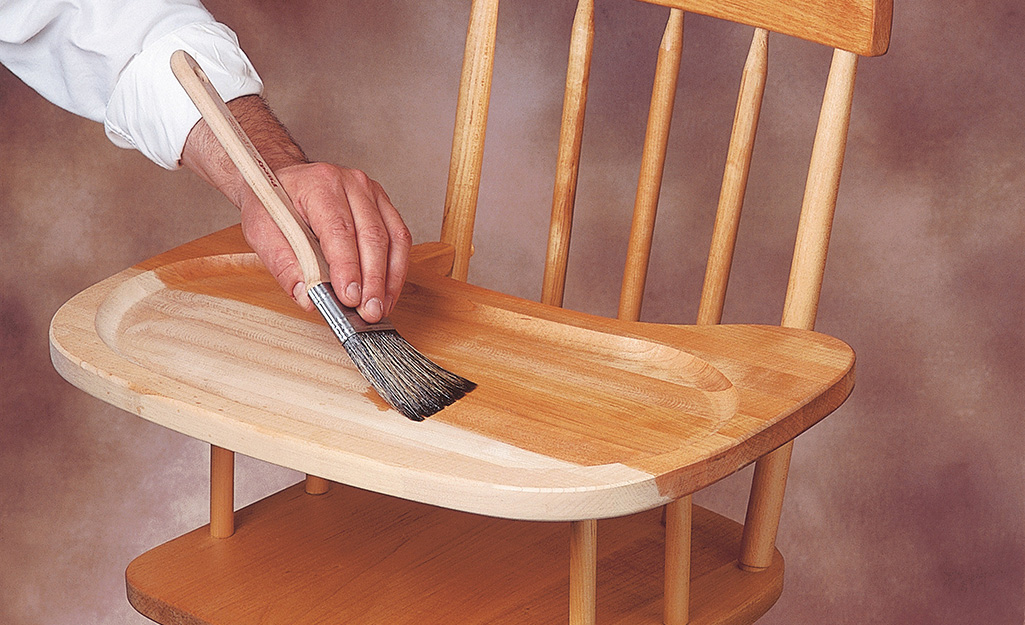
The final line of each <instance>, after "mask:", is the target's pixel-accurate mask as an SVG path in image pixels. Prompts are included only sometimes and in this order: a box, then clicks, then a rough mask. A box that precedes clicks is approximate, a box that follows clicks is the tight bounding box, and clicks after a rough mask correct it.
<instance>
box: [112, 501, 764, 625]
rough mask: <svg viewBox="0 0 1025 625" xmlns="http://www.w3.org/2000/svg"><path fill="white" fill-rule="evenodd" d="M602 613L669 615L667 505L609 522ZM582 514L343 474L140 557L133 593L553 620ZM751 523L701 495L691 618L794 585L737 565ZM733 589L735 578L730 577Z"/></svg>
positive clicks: (191, 624)
mask: <svg viewBox="0 0 1025 625" xmlns="http://www.w3.org/2000/svg"><path fill="white" fill-rule="evenodd" d="M598 529H599V532H600V535H601V538H600V540H599V541H598V579H597V622H598V623H599V624H600V625H657V624H660V623H662V611H663V610H662V591H663V585H662V569H663V549H664V545H663V535H664V529H663V527H662V525H661V523H660V514H659V511H658V510H651V511H649V512H645V513H641V514H638V515H632V516H628V517H623V518H618V519H609V520H605V521H600V522H599V523H598ZM568 533H569V527H568V524H566V523H524V522H520V521H507V520H502V519H494V518H489V517H483V516H477V515H469V514H465V513H459V512H453V511H449V510H444V509H440V508H435V507H431V506H425V505H422V504H417V503H413V502H409V501H403V500H400V499H396V498H390V497H385V496H382V495H377V494H375V493H370V492H367V491H362V490H358V489H354V488H349V487H346V486H342V485H335V486H334V487H333V488H332V489H331V491H330V492H328V493H327V494H325V495H321V496H317V497H312V496H308V495H306V494H304V493H303V490H302V485H301V484H300V485H296V486H295V487H292V488H290V489H286V490H285V491H283V492H280V493H277V494H275V495H273V496H271V497H269V498H267V499H264V500H262V501H259V502H256V503H254V504H252V505H251V506H248V507H246V508H242V509H240V510H239V511H238V530H237V531H236V533H235V535H234V536H233V537H231V538H230V539H227V540H213V539H211V538H210V537H209V533H208V531H207V530H206V528H200V529H198V530H196V531H194V532H191V533H189V534H185V535H184V536H181V537H179V538H176V539H174V540H172V541H170V542H168V543H166V544H164V545H161V546H159V547H156V548H155V549H152V550H150V551H148V552H147V553H145V554H143V555H141V556H139V557H138V558H137V559H136V560H135V561H133V562H132V563H131V565H130V566H129V567H128V571H127V573H126V579H127V582H128V596H129V598H130V600H131V602H132V605H133V606H135V607H136V609H138V610H139V611H140V612H142V613H143V614H144V615H146V616H148V617H149V618H151V619H153V620H156V621H158V622H163V623H175V624H176V625H201V624H202V625H207V624H209V623H217V624H218V625H251V624H252V623H255V622H260V623H288V624H289V625H313V624H320V625H328V624H332V623H349V624H352V625H379V624H380V623H389V624H394V625H407V624H408V625H449V624H454V623H458V624H459V625H552V624H554V623H566V622H567V617H566V615H567V612H568V609H569V579H568V578H569V569H568V567H567V566H566V563H567V561H568V558H569V541H568V540H567V534H568ZM740 533H741V528H740V525H739V524H738V523H736V522H734V521H731V520H728V519H726V518H724V517H721V516H719V515H716V514H714V513H711V512H709V511H708V510H705V509H703V508H700V507H697V506H695V508H694V531H693V537H694V539H693V559H692V561H693V568H692V574H691V584H692V587H691V596H692V607H691V620H690V623H691V625H710V624H713V623H715V624H721V623H729V624H734V625H739V624H742V623H752V622H754V621H755V620H756V619H757V618H758V617H759V616H760V615H762V614H764V613H765V611H766V610H768V609H769V607H770V606H771V605H772V604H773V602H774V601H775V600H776V598H777V597H778V596H779V593H780V591H781V590H782V586H783V559H782V557H781V556H780V555H779V554H778V553H777V554H776V557H775V560H774V563H773V566H772V568H770V569H768V570H767V571H764V572H762V573H758V574H751V573H746V572H743V571H741V570H740V569H738V568H737V565H736V554H737V550H738V545H739V542H740ZM726 589H729V590H726Z"/></svg>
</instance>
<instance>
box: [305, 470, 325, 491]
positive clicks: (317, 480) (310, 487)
mask: <svg viewBox="0 0 1025 625" xmlns="http://www.w3.org/2000/svg"><path fill="white" fill-rule="evenodd" d="M329 488H331V482H329V481H327V480H325V479H324V478H322V477H317V476H316V475H309V474H307V475H306V493H307V494H309V495H323V494H324V493H326V492H327V491H328V489H329Z"/></svg>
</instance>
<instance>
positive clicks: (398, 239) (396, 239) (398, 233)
mask: <svg viewBox="0 0 1025 625" xmlns="http://www.w3.org/2000/svg"><path fill="white" fill-rule="evenodd" d="M391 235H392V236H391V241H392V245H397V246H399V247H402V248H405V249H409V248H411V247H413V234H412V233H411V232H410V231H409V228H407V227H406V226H405V225H402V226H397V227H396V228H394V229H393V230H392V233H391Z"/></svg>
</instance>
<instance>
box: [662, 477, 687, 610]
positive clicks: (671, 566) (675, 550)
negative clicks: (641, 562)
mask: <svg viewBox="0 0 1025 625" xmlns="http://www.w3.org/2000/svg"><path fill="white" fill-rule="evenodd" d="M691 510H692V508H691V497H690V495H687V496H686V497H682V498H680V499H677V500H676V501H674V502H672V503H670V504H667V505H666V572H665V596H664V599H663V610H662V620H663V622H664V623H665V625H684V624H685V623H687V621H689V620H690V540H691V538H690V537H691V518H692V514H691Z"/></svg>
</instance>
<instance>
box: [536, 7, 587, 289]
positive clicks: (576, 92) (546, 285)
mask: <svg viewBox="0 0 1025 625" xmlns="http://www.w3.org/2000/svg"><path fill="white" fill-rule="evenodd" d="M593 49H594V0H580V2H579V3H578V5H577V10H576V14H575V16H574V18H573V35H572V38H571V39H570V51H569V67H568V69H567V71H566V93H565V95H564V97H563V104H562V124H561V128H560V131H559V156H558V159H557V161H556V170H555V189H554V191H553V193H552V218H551V225H550V226H549V228H550V229H549V233H548V253H547V256H546V259H545V273H544V278H543V280H542V286H541V302H542V303H545V304H549V305H552V306H562V297H563V294H564V292H565V288H566V266H567V264H568V261H569V240H570V232H571V230H572V227H573V205H574V203H575V202H576V195H577V173H578V171H579V169H580V145H581V143H582V141H583V136H584V111H585V109H586V108H587V84H588V78H589V76H590V72H591V52H592V50H593Z"/></svg>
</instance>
